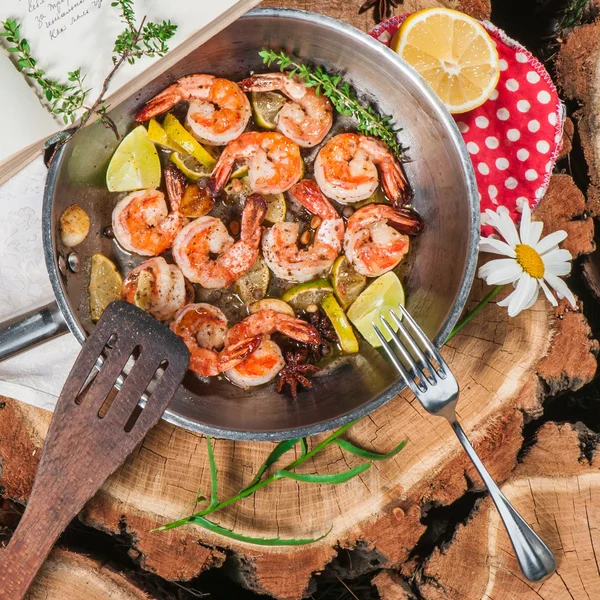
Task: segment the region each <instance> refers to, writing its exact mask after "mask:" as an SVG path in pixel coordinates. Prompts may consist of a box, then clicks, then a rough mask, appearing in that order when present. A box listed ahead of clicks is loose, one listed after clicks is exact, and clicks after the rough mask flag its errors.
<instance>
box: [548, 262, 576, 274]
mask: <svg viewBox="0 0 600 600" xmlns="http://www.w3.org/2000/svg"><path fill="white" fill-rule="evenodd" d="M570 272H571V263H568V262H561V263H555V264H550V265H546V270H545V273H544V277H545V276H546V273H552V275H558V277H564V276H565V275H568V274H569V273H570Z"/></svg>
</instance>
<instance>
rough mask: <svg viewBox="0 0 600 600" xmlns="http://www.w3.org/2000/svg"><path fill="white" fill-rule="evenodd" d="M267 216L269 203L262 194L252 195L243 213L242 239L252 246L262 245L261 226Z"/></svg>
mask: <svg viewBox="0 0 600 600" xmlns="http://www.w3.org/2000/svg"><path fill="white" fill-rule="evenodd" d="M266 214H267V203H266V201H265V199H264V198H263V197H262V196H261V195H260V194H252V195H251V196H249V197H248V199H247V200H246V204H245V205H244V212H243V213H242V227H241V234H240V236H241V238H242V239H243V240H244V241H245V242H247V243H250V244H252V245H258V244H259V243H260V237H261V235H262V227H261V224H262V222H263V221H264V219H265V216H266Z"/></svg>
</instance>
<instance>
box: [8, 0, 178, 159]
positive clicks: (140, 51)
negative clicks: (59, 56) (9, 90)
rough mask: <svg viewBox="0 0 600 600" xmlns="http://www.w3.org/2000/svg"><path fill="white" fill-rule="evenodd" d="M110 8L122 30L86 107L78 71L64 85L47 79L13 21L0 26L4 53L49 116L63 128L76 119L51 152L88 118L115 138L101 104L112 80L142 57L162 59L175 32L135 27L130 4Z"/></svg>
mask: <svg viewBox="0 0 600 600" xmlns="http://www.w3.org/2000/svg"><path fill="white" fill-rule="evenodd" d="M111 6H113V7H115V8H118V9H120V14H121V20H122V21H123V24H124V25H125V29H124V30H123V31H122V32H121V33H120V34H119V35H118V37H117V39H116V40H115V44H114V48H113V56H112V60H113V68H112V69H111V71H110V72H109V73H108V75H107V76H106V78H105V79H104V81H103V83H102V87H101V89H100V93H99V94H98V97H97V98H96V99H95V100H94V102H93V103H92V104H91V106H87V105H86V101H87V100H88V93H89V91H90V90H89V89H85V88H84V85H83V82H84V79H85V75H82V74H81V69H77V70H75V71H72V72H69V73H68V74H67V81H68V83H60V82H58V81H56V80H54V79H51V78H49V77H47V76H46V74H45V72H44V71H43V70H42V69H40V68H39V66H38V61H37V60H36V59H35V58H34V57H33V56H32V55H31V48H30V46H29V43H28V42H27V40H26V39H25V38H21V36H20V32H19V24H18V23H17V22H16V21H15V20H14V19H6V20H5V21H3V22H2V23H1V24H2V26H3V28H4V32H3V33H0V36H2V37H5V38H6V40H7V41H8V43H9V48H8V51H9V52H10V53H12V54H15V55H16V62H17V67H18V68H19V69H20V70H21V71H22V72H23V73H24V74H25V75H26V76H27V77H29V78H30V79H32V80H33V81H34V82H35V83H36V84H37V86H38V87H39V88H40V90H41V92H42V94H43V96H44V98H45V99H46V101H47V102H48V107H49V109H50V110H51V111H52V113H53V114H55V115H57V116H59V117H61V118H62V120H63V122H64V123H65V124H68V123H74V122H75V120H76V119H77V117H78V116H80V120H79V123H78V124H77V126H76V127H75V128H74V129H73V130H71V131H70V132H69V133H68V134H65V135H64V136H63V138H62V140H61V141H60V142H59V143H58V144H57V145H56V147H55V151H54V152H56V150H57V149H58V148H59V147H60V146H62V145H63V144H65V143H66V142H67V141H68V140H70V139H71V138H72V137H73V135H75V133H77V131H79V129H81V128H82V127H83V126H84V125H85V124H86V123H87V122H88V121H89V119H90V118H91V117H92V115H96V116H97V117H98V118H99V120H100V121H101V122H103V123H104V124H105V125H106V126H107V127H110V128H111V129H113V131H114V132H115V135H117V137H119V136H118V131H117V129H116V127H115V124H114V123H113V122H112V121H111V119H110V118H109V117H108V115H107V114H106V112H107V110H108V107H107V106H106V103H105V101H104V98H105V96H106V92H107V90H108V86H109V84H110V82H111V80H112V78H113V77H114V75H115V73H116V72H117V71H118V70H119V68H120V67H121V66H122V65H123V63H125V62H127V63H129V64H133V63H134V62H135V61H136V60H138V59H139V58H142V57H144V56H147V57H151V58H152V57H155V56H164V54H165V53H166V52H167V51H168V49H169V47H168V44H167V42H168V40H170V39H171V38H172V37H173V35H174V34H175V31H176V29H177V25H174V24H173V23H171V21H163V22H162V23H151V22H146V17H144V18H143V19H142V20H141V23H140V24H139V25H136V17H135V11H134V8H133V0H116V1H115V2H112V3H111ZM81 111H83V112H81Z"/></svg>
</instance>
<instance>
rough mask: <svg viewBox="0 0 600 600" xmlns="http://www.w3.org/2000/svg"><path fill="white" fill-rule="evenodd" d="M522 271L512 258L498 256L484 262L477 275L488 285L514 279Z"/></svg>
mask: <svg viewBox="0 0 600 600" xmlns="http://www.w3.org/2000/svg"><path fill="white" fill-rule="evenodd" d="M522 272H523V269H522V268H521V265H519V263H518V262H517V261H516V260H514V259H513V258H498V259H496V260H490V261H489V262H487V263H485V265H483V266H482V267H481V268H480V269H479V273H478V274H477V276H478V277H479V278H480V279H485V282H486V283H487V284H488V285H500V284H505V283H512V282H513V281H516V280H517V279H518V278H519V275H521V273H522Z"/></svg>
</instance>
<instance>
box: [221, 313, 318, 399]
mask: <svg viewBox="0 0 600 600" xmlns="http://www.w3.org/2000/svg"><path fill="white" fill-rule="evenodd" d="M276 331H278V332H279V333H282V334H283V335H287V336H288V337H291V338H292V339H294V340H297V341H299V342H303V343H305V344H312V345H316V344H318V343H319V341H320V336H319V332H318V331H317V330H316V329H315V328H314V327H313V326H312V325H309V324H308V323H307V322H306V321H303V320H302V319H296V318H295V317H290V316H289V315H287V314H284V313H280V312H277V311H274V310H260V311H258V312H257V313H254V314H252V315H250V316H249V317H246V318H245V319H243V320H242V321H240V322H239V323H237V324H236V325H234V326H233V327H232V328H231V329H230V330H229V332H228V333H227V336H226V338H225V351H227V349H228V348H236V347H238V346H239V345H240V344H242V343H243V342H244V340H248V339H254V338H255V336H261V337H262V341H261V344H260V346H259V347H258V350H256V351H255V352H254V353H253V354H251V355H250V356H249V357H248V358H246V359H245V360H244V361H243V362H242V363H240V364H238V365H237V366H235V367H234V368H232V369H229V370H228V371H226V372H225V375H227V377H228V378H229V379H230V380H231V381H232V382H233V383H235V384H236V385H239V386H240V387H244V388H248V387H254V386H256V385H262V384H263V383H268V382H269V381H271V379H273V378H274V377H275V376H276V375H277V373H279V371H281V369H282V368H283V367H284V365H285V361H284V360H283V355H282V353H281V349H280V348H279V346H278V345H277V344H276V343H275V342H274V341H273V340H271V338H270V336H271V335H272V334H273V333H275V332H276Z"/></svg>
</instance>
